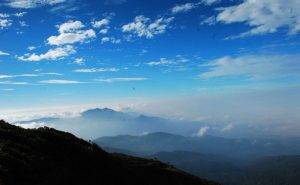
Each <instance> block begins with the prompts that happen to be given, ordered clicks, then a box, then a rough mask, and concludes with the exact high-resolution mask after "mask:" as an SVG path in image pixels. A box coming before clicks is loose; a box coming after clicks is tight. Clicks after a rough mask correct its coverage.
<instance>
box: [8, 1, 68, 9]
mask: <svg viewBox="0 0 300 185" xmlns="http://www.w3.org/2000/svg"><path fill="white" fill-rule="evenodd" d="M6 1H7V3H6V5H7V6H9V7H11V8H24V9H29V8H37V7H42V6H46V5H56V4H60V3H63V2H66V0H6Z"/></svg>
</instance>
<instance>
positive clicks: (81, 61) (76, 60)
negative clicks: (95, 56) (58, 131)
mask: <svg viewBox="0 0 300 185" xmlns="http://www.w3.org/2000/svg"><path fill="white" fill-rule="evenodd" d="M74 63H75V64H78V65H84V60H83V58H76V59H75V61H74Z"/></svg>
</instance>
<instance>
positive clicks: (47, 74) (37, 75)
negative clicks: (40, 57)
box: [0, 73, 62, 79]
mask: <svg viewBox="0 0 300 185" xmlns="http://www.w3.org/2000/svg"><path fill="white" fill-rule="evenodd" d="M52 75H54V76H62V74H60V73H38V74H19V75H3V74H2V75H1V74H0V79H7V78H17V77H39V76H52Z"/></svg>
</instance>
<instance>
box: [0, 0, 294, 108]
mask: <svg viewBox="0 0 300 185" xmlns="http://www.w3.org/2000/svg"><path fill="white" fill-rule="evenodd" d="M299 12H300V2H299V1H298V0H288V1H287V0H285V1H284V0H261V1H253V0H236V1H234V0H202V1H192V0H190V1H183V0H166V1H157V0H154V1H141V0H101V1H98V0H89V1H85V0H69V1H67V0H1V3H0V102H1V103H0V109H2V110H4V109H18V108H35V107H47V106H62V105H64V106H65V105H75V104H77V105H78V104H89V103H95V102H101V101H112V100H113V101H116V100H120V101H121V100H126V99H127V100H130V99H147V100H148V99H165V98H169V97H193V96H198V95H203V94H204V95H210V94H228V93H242V92H243V93H244V92H247V93H248V92H254V93H256V92H261V91H273V90H285V89H293V88H298V87H299V82H300V81H299V75H300V73H299V71H300V64H299V60H300V55H299V52H300V49H299V48H300V47H299V46H300V42H299V32H300V21H299V20H300V13H299Z"/></svg>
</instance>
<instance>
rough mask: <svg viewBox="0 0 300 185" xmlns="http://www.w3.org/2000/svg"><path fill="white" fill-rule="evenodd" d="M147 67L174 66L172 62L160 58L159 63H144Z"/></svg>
mask: <svg viewBox="0 0 300 185" xmlns="http://www.w3.org/2000/svg"><path fill="white" fill-rule="evenodd" d="M145 64H146V65H148V66H160V65H171V64H174V61H172V60H168V59H166V58H160V59H159V61H153V62H146V63H145Z"/></svg>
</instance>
